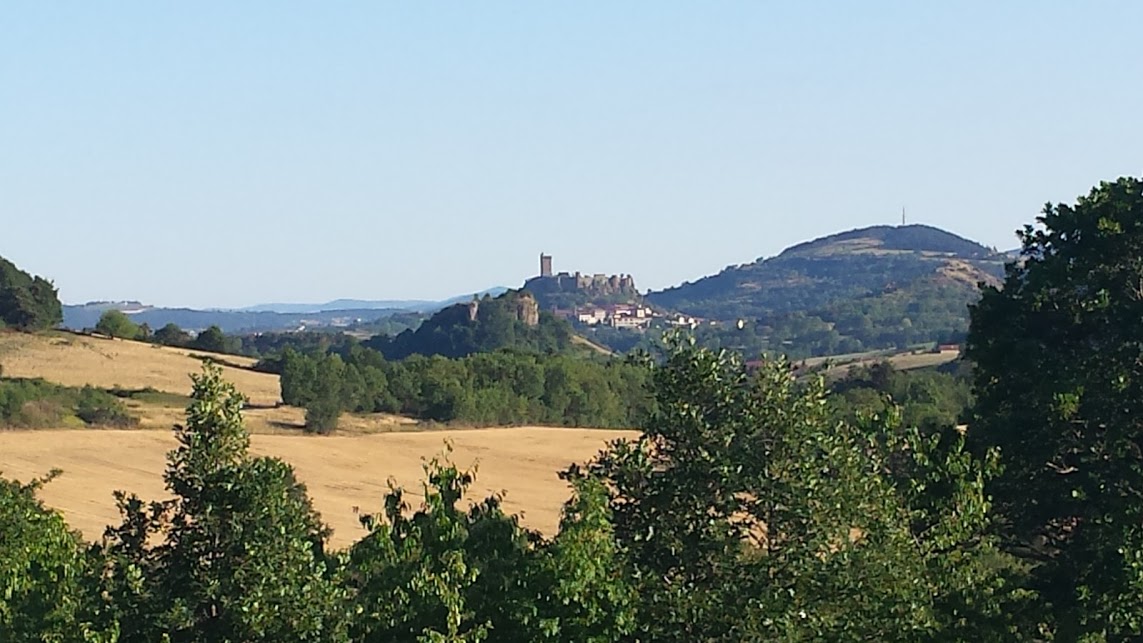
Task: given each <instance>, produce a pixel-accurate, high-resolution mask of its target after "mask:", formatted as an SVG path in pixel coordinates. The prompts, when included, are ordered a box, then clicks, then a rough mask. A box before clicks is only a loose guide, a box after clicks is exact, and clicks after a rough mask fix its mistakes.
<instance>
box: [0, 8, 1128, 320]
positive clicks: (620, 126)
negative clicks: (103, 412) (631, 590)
mask: <svg viewBox="0 0 1143 643" xmlns="http://www.w3.org/2000/svg"><path fill="white" fill-rule="evenodd" d="M1140 24H1143V3H1140V2H1127V1H1124V2H1099V1H1085V2H1048V1H1039V2H1033V1H1023V2H1019V1H1015V0H1012V1H1009V2H956V3H952V2H949V3H936V2H861V3H856V2H854V3H842V2H829V3H826V2H786V3H776V2H762V1H760V0H759V1H754V2H702V3H699V2H690V3H682V2H666V1H663V0H659V1H656V2H622V3H617V2H595V3H586V2H575V3H571V2H568V3H561V4H556V3H526V2H512V3H507V2H505V3H496V2H481V3H429V2H415V3H414V2H406V3H382V2H339V3H287V2H241V3H237V2H225V3H224V2H210V3H204V2H199V3H175V2H134V3H132V2H115V3H54V2H23V3H4V4H3V5H0V256H4V257H6V258H9V259H11V260H13V261H15V262H16V263H17V265H20V266H21V267H24V268H25V269H28V270H30V271H33V272H35V273H38V274H43V275H45V276H47V277H49V278H51V279H53V280H54V281H55V283H56V285H57V286H58V287H59V288H60V294H61V297H62V298H63V299H64V301H65V302H82V301H87V300H91V299H119V298H133V299H140V300H143V301H146V302H149V303H155V304H163V305H189V306H240V305H247V304H253V303H256V302H262V301H324V300H328V299H334V298H337V297H356V298H375V299H380V298H443V297H446V296H450V295H456V294H462V293H466V292H474V291H477V290H480V289H483V288H486V287H489V286H494V285H506V286H518V285H520V284H521V283H522V282H523V280H524V279H525V278H526V277H528V276H530V275H532V274H534V273H535V272H536V270H537V255H538V254H539V253H540V252H541V251H544V252H548V253H551V254H553V255H554V256H555V266H556V269H557V270H570V271H575V270H581V271H584V272H608V273H612V272H623V273H631V274H633V275H634V276H635V278H636V283H637V284H638V285H639V286H640V287H641V288H649V287H650V288H662V287H665V286H669V285H673V284H676V283H678V282H681V281H683V280H693V279H695V278H698V277H700V276H702V275H705V274H710V273H713V272H717V271H718V270H720V269H721V268H723V267H724V266H726V265H729V264H737V263H743V262H747V261H751V260H753V259H755V258H757V257H759V256H769V255H773V254H775V253H777V252H779V251H780V250H781V249H782V248H784V247H786V246H788V245H791V244H793V243H796V242H798V241H802V240H806V239H809V238H813V237H817V236H821V235H825V234H828V233H832V232H836V231H840V230H845V229H850V228H854V227H859V226H865V225H871V224H879V223H893V222H895V221H897V220H898V219H899V216H900V210H901V207H902V206H905V207H906V208H907V212H908V214H909V218H910V220H911V221H913V222H922V223H929V224H932V225H937V226H941V227H944V228H947V229H949V230H952V231H954V232H957V233H959V234H962V235H964V236H967V237H970V238H973V239H976V240H979V241H981V242H983V243H985V244H988V245H994V246H998V247H1001V248H1008V247H1012V246H1014V245H1015V241H1014V238H1013V235H1012V232H1013V230H1015V229H1016V228H1018V227H1020V226H1021V225H1023V224H1024V223H1025V222H1029V221H1031V220H1032V219H1033V218H1034V217H1035V215H1036V214H1037V213H1038V211H1039V209H1040V208H1041V206H1042V205H1043V203H1045V202H1046V201H1071V200H1073V199H1074V198H1075V197H1076V196H1077V195H1079V194H1081V193H1085V192H1087V191H1088V189H1090V187H1091V186H1092V185H1093V184H1095V183H1097V182H1098V181H1100V180H1102V179H1112V178H1115V177H1117V176H1120V175H1124V174H1135V175H1138V174H1140V172H1141V170H1143V163H1141V158H1143V127H1140V120H1139V119H1140V114H1143V84H1141V83H1140V78H1141V77H1143V39H1140V38H1139V37H1138V29H1139V25H1140Z"/></svg>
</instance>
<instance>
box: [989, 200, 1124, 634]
mask: <svg viewBox="0 0 1143 643" xmlns="http://www.w3.org/2000/svg"><path fill="white" fill-rule="evenodd" d="M1037 222H1038V225H1037V226H1031V225H1029V226H1026V227H1025V228H1024V230H1023V231H1022V232H1021V233H1020V238H1021V241H1022V243H1023V248H1022V251H1021V257H1020V261H1018V262H1016V263H1014V264H1012V265H1010V266H1009V267H1008V269H1007V277H1006V279H1005V281H1004V286H1003V288H999V289H998V288H986V289H985V291H984V295H983V298H982V299H981V301H980V303H979V304H978V305H976V306H975V307H974V308H973V310H972V327H971V332H970V334H969V338H968V346H967V352H968V355H969V357H970V358H971V359H972V360H973V361H974V362H975V363H976V370H975V393H976V395H977V398H978V404H977V407H976V418H975V420H974V422H973V423H972V425H971V429H970V431H969V435H970V436H971V437H972V439H973V440H974V441H976V442H978V443H980V444H981V445H982V446H984V447H988V448H991V447H998V448H999V449H1000V450H1001V453H1002V457H1003V462H1004V467H1005V470H1004V474H1003V475H1002V476H1001V477H1000V478H998V479H997V480H996V481H995V483H994V484H993V486H992V488H991V491H992V493H993V494H995V497H996V499H997V502H998V506H999V509H1000V512H1001V514H1002V515H1003V516H1004V517H1005V518H1006V525H1007V531H1006V535H1007V536H1008V537H1009V538H1010V539H1011V541H1012V542H1013V545H1014V549H1015V550H1017V551H1021V552H1023V553H1025V554H1027V555H1029V556H1030V557H1032V558H1033V559H1036V560H1038V561H1039V564H1038V566H1037V567H1036V572H1037V575H1038V576H1039V577H1040V579H1041V581H1042V589H1043V591H1044V592H1045V596H1046V597H1047V598H1048V599H1049V600H1050V601H1051V602H1052V604H1053V605H1054V607H1055V609H1054V610H1053V613H1054V614H1055V615H1056V616H1057V617H1058V623H1057V626H1058V628H1059V630H1060V632H1061V635H1062V636H1064V637H1065V638H1068V639H1072V638H1077V637H1081V636H1086V635H1090V636H1096V637H1102V636H1107V637H1110V638H1120V637H1124V636H1130V637H1138V636H1141V635H1143V321H1141V320H1143V182H1141V181H1140V180H1139V179H1135V178H1121V179H1119V180H1117V181H1115V182H1111V183H1107V182H1105V183H1102V184H1100V185H1099V186H1098V187H1096V188H1094V189H1093V190H1092V191H1091V193H1090V194H1088V195H1087V196H1086V197H1080V198H1079V199H1078V200H1077V201H1076V203H1075V204H1074V205H1069V204H1056V205H1053V204H1048V205H1047V206H1045V208H1044V210H1043V214H1042V215H1041V216H1040V217H1039V218H1038V219H1037Z"/></svg>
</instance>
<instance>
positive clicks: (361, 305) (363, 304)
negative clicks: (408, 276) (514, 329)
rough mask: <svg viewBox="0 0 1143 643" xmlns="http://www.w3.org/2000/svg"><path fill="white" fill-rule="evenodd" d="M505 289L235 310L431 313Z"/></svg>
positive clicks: (274, 304) (496, 288)
mask: <svg viewBox="0 0 1143 643" xmlns="http://www.w3.org/2000/svg"><path fill="white" fill-rule="evenodd" d="M507 290H508V289H507V288H505V287H503V286H496V287H494V288H489V289H487V290H482V291H480V292H478V293H474V294H471V295H457V296H456V297H450V298H449V299H443V300H440V301H433V300H429V299H334V300H333V301H327V302H325V303H323V304H298V303H271V304H255V305H253V306H246V307H245V308H239V309H237V310H239V311H241V312H272V313H317V312H332V311H338V310H379V309H393V310H408V311H414V312H432V311H435V310H440V309H441V308H445V307H447V306H451V305H453V304H457V303H462V302H465V301H468V300H470V299H472V298H473V297H476V298H478V299H479V298H481V297H483V296H484V295H489V296H491V297H498V296H500V295H502V294H504V293H505V292H507Z"/></svg>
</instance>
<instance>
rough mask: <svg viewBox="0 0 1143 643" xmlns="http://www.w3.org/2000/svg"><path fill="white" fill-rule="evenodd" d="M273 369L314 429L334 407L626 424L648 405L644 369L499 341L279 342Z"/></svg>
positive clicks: (447, 418)
mask: <svg viewBox="0 0 1143 643" xmlns="http://www.w3.org/2000/svg"><path fill="white" fill-rule="evenodd" d="M280 373H281V386H282V401H283V402H285V403H286V404H290V405H294V406H300V407H305V408H306V424H307V428H308V429H309V430H311V431H316V432H328V431H330V430H332V429H333V428H334V427H335V426H336V419H337V416H338V415H339V414H340V413H341V412H343V411H351V412H357V413H375V412H385V413H400V414H402V415H408V416H412V417H416V418H422V419H427V420H435V421H440V422H463V423H471V424H486V425H488V424H495V425H506V424H516V425H519V424H555V425H565V426H566V425H571V426H594V427H629V426H635V425H636V423H637V422H639V421H640V420H641V418H642V417H644V416H645V414H646V413H647V412H648V410H649V409H650V396H649V395H648V394H647V392H646V382H647V371H646V369H645V368H642V367H640V366H638V365H635V364H633V363H625V362H608V363H602V362H594V361H589V360H584V359H579V358H576V357H572V356H568V355H540V354H535V353H520V352H515V351H507V350H501V351H496V352H492V353H477V354H473V355H469V356H467V357H462V358H456V359H449V358H446V357H442V356H439V355H435V356H432V357H425V356H422V355H414V356H412V357H409V358H407V359H404V360H401V361H399V362H397V361H389V360H386V359H385V358H384V356H382V355H381V354H380V353H378V352H377V351H374V350H371V349H368V348H364V347H362V346H357V345H354V346H351V347H350V348H349V350H348V351H347V352H346V353H345V355H344V356H343V355H339V354H335V353H331V354H310V355H306V354H303V353H299V352H297V351H295V350H293V349H291V348H287V349H286V351H285V352H284V354H283V356H282V359H281V362H280Z"/></svg>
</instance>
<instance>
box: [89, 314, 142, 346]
mask: <svg viewBox="0 0 1143 643" xmlns="http://www.w3.org/2000/svg"><path fill="white" fill-rule="evenodd" d="M95 330H96V331H98V332H100V333H103V334H104V335H108V336H110V337H118V338H120V339H135V338H136V337H138V336H139V325H138V324H136V323H135V322H133V321H131V318H130V317H128V316H127V314H126V313H124V312H123V311H121V310H115V309H111V310H106V311H104V313H103V314H102V315H100V316H99V322H98V323H96V324H95Z"/></svg>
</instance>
